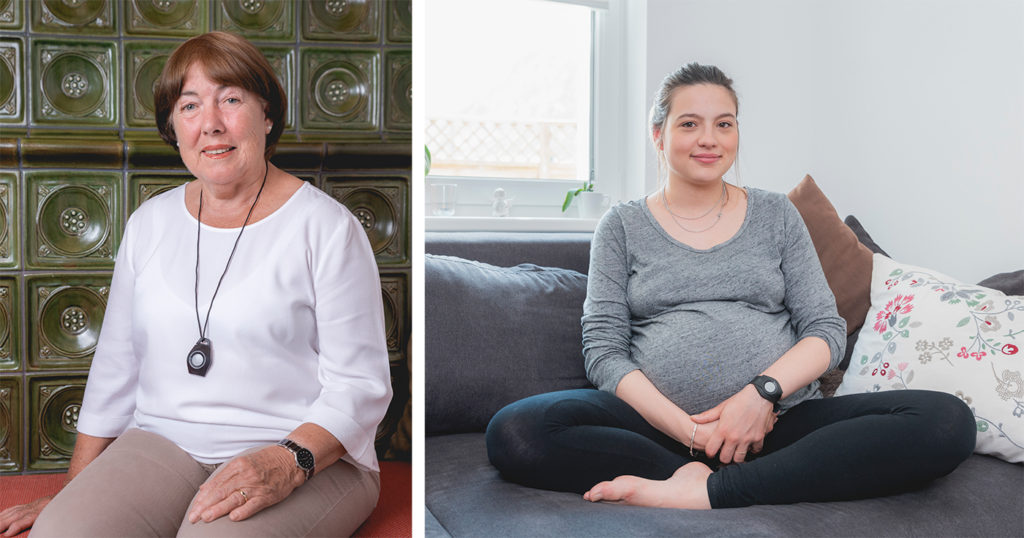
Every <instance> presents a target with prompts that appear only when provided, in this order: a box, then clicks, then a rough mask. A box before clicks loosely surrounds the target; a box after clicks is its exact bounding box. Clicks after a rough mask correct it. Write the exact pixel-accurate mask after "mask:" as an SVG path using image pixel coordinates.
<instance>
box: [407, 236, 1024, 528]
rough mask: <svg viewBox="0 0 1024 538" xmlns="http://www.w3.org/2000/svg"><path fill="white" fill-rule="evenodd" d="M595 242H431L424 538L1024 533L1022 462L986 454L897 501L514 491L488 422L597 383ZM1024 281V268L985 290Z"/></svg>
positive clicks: (428, 246) (516, 238)
mask: <svg viewBox="0 0 1024 538" xmlns="http://www.w3.org/2000/svg"><path fill="white" fill-rule="evenodd" d="M847 222H848V223H849V222H850V221H849V219H848V221H847ZM851 227H852V226H851ZM855 230H856V229H855ZM858 235H859V237H860V238H861V242H862V243H863V244H865V245H868V246H869V247H871V248H872V249H874V250H876V251H878V250H880V249H878V248H877V245H874V243H870V238H868V237H867V236H866V234H858ZM869 243H870V244H869ZM589 247H590V235H589V234H540V233H521V234H518V233H427V234H426V252H427V256H426V259H425V265H424V290H425V301H424V309H425V311H424V314H425V318H424V319H425V335H426V341H425V355H426V357H425V383H426V386H425V389H426V392H425V409H424V412H425V431H426V436H427V437H426V439H425V448H424V451H425V460H426V461H425V503H426V511H425V520H426V521H425V523H426V532H425V535H426V536H634V535H635V536H684V535H693V536H703V535H714V536H737V535H744V536H748V535H752V536H1017V537H1020V536H1024V465H1021V464H1012V463H1006V462H1004V461H1001V460H998V459H995V458H992V457H988V456H982V455H972V456H971V457H970V458H969V459H968V460H967V461H966V462H965V463H964V464H962V465H961V466H960V467H959V468H958V469H957V470H956V471H954V472H953V473H952V474H950V475H948V476H946V477H944V478H942V479H940V480H938V481H936V482H934V483H932V484H931V485H929V486H927V487H925V488H923V489H921V490H918V491H913V492H910V493H905V494H901V495H895V496H890V497H883V498H876V499H867V500H860V501H854V502H839V503H803V504H795V505H787V506H755V507H749V508H738V509H725V510H712V511H682V510H671V509H655V508H638V507H630V506H621V505H608V504H592V503H589V502H586V501H584V500H583V499H582V498H581V497H580V496H578V495H575V494H571V493H559V492H551V491H542V490H537V489H531V488H526V487H522V486H519V485H516V484H512V483H510V482H506V481H505V480H503V479H502V478H501V477H500V476H499V474H498V471H497V470H496V469H494V467H492V466H491V465H490V463H489V462H488V460H487V452H486V448H485V444H484V430H485V427H486V425H487V422H488V421H489V420H490V417H491V416H492V415H493V414H494V413H495V412H496V411H497V410H499V409H500V408H501V407H503V406H504V405H506V404H508V403H510V402H512V401H515V400H517V399H520V398H523V397H526V396H529V395H532V394H537V393H541V392H546V391H552V390H560V389H570V388H579V387H589V386H590V384H589V382H588V381H587V379H586V377H585V374H584V371H583V360H582V351H581V347H582V346H581V343H580V324H579V318H580V314H581V312H582V304H583V298H584V296H585V294H586V276H585V275H586V272H587V265H588V261H589ZM519 264H533V265H525V266H524V265H519ZM517 265H519V266H518V267H513V266H517ZM1018 280H1019V281H1020V282H1021V283H1024V272H1018V273H1013V274H1011V275H1010V276H1009V277H1007V278H1003V279H1001V280H1000V279H998V278H997V279H995V280H989V281H986V284H989V285H993V284H999V283H1000V282H1002V283H1005V282H1010V283H1013V285H1014V286H1016V283H1017V282H1018ZM1008 292H1009V293H1014V292H1016V290H1008ZM1017 293H1019V292H1017ZM854 334H856V333H854ZM850 347H852V346H850ZM833 381H835V378H833ZM833 390H834V386H833ZM823 457H828V455H823Z"/></svg>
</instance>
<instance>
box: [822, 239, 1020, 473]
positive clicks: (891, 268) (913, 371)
mask: <svg viewBox="0 0 1024 538" xmlns="http://www.w3.org/2000/svg"><path fill="white" fill-rule="evenodd" d="M873 261H874V265H873V269H872V273H871V309H870V310H869V311H868V315H867V318H866V319H865V320H864V326H863V327H862V328H861V330H860V335H859V337H858V339H857V344H856V346H855V347H854V349H853V356H852V359H851V361H850V366H849V368H848V369H847V370H846V375H845V376H844V377H843V382H842V384H840V386H839V389H838V390H837V391H836V396H842V395H845V394H854V393H860V392H877V391H882V390H901V389H927V390H937V391H942V392H948V393H950V394H955V395H957V396H959V397H960V398H962V399H963V400H964V401H965V402H967V404H968V405H969V406H970V407H971V410H972V411H973V412H974V416H975V419H976V422H977V425H978V443H977V446H976V447H975V452H978V453H980V454H990V455H993V456H996V457H999V458H1002V459H1004V460H1006V461H1011V462H1021V461H1024V351H1022V350H1021V348H1024V296H1012V295H1005V294H1003V293H1002V292H1000V291H997V290H992V289H989V288H984V287H981V286H976V285H970V284H964V283H961V282H957V281H956V280H954V279H952V278H950V277H948V276H946V275H943V274H941V273H938V272H935V271H931V270H928V269H923V268H920V267H914V266H912V265H906V264H901V263H897V262H894V261H893V260H890V259H889V258H887V257H885V256H882V255H881V254H875V255H874V260H873Z"/></svg>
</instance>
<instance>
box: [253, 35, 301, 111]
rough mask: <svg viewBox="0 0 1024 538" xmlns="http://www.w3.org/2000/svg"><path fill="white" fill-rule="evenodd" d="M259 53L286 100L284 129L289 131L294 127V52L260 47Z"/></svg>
mask: <svg viewBox="0 0 1024 538" xmlns="http://www.w3.org/2000/svg"><path fill="white" fill-rule="evenodd" d="M260 52H262V53H263V56H264V57H265V58H266V59H267V62H269V63H270V67H271V68H273V70H274V74H275V75H277V80H278V82H280V83H281V88H283V89H284V95H285V98H286V99H287V100H288V103H287V108H286V111H285V116H284V128H285V129H291V128H293V127H294V126H295V120H294V118H295V105H294V103H295V98H294V88H295V50H294V49H290V48H282V47H260Z"/></svg>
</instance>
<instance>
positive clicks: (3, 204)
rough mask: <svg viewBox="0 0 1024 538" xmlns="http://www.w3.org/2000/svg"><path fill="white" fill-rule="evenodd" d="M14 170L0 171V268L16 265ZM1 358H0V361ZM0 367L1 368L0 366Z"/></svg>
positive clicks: (17, 208)
mask: <svg viewBox="0 0 1024 538" xmlns="http://www.w3.org/2000/svg"><path fill="white" fill-rule="evenodd" d="M20 184H21V182H20V181H18V174H17V173H16V172H0V269H15V268H17V267H18V245H19V244H20V241H19V237H18V222H20V221H19V218H18V217H19V215H20V213H21V211H20V207H21V204H20V203H19V200H20V199H19V197H18V186H19V185H20ZM2 361H3V359H2V358H0V362H2ZM0 369H3V367H2V366H0Z"/></svg>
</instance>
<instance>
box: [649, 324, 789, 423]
mask: <svg viewBox="0 0 1024 538" xmlns="http://www.w3.org/2000/svg"><path fill="white" fill-rule="evenodd" d="M754 312H755V313H756V314H757V315H756V316H751V311H750V310H749V309H746V311H745V312H743V313H744V314H745V315H744V316H742V318H741V319H730V318H739V316H736V315H729V314H731V312H728V311H726V312H722V313H718V314H717V315H716V316H711V315H708V314H707V313H705V312H692V311H686V312H672V313H669V314H666V315H663V316H660V317H659V318H658V319H657V320H653V321H651V322H649V323H646V324H644V325H640V326H636V327H634V330H633V344H632V353H633V358H634V360H636V362H637V364H638V365H639V366H640V369H641V371H643V372H644V375H646V376H647V377H648V378H649V379H650V380H651V382H652V383H653V384H654V386H655V387H657V388H658V390H659V391H661V393H662V394H664V395H665V396H666V397H668V398H669V399H670V400H672V402H673V403H675V404H676V405H678V406H679V407H680V408H682V409H683V410H684V411H686V412H687V413H699V412H702V411H706V410H707V409H709V408H711V407H714V406H715V405H717V404H718V403H720V402H721V401H722V400H725V399H726V398H728V397H730V396H732V395H733V394H736V393H737V392H738V391H739V390H740V389H742V388H743V386H744V385H746V384H747V383H749V382H750V380H751V379H753V378H754V376H756V375H758V374H760V373H761V372H763V371H764V370H765V369H767V368H768V366H770V365H771V364H772V363H774V362H775V361H776V360H777V359H778V358H779V357H780V356H782V354H783V353H785V352H786V351H787V350H789V348H791V347H792V346H793V344H795V343H796V336H795V334H794V333H793V330H792V328H791V326H790V325H789V323H788V317H787V316H784V315H771V314H764V313H762V312H756V311H754Z"/></svg>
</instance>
